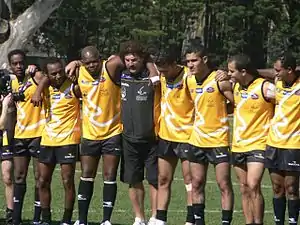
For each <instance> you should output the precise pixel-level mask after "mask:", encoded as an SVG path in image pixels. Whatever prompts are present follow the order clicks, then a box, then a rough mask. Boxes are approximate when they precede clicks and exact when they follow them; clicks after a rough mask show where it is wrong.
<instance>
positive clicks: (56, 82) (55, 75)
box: [47, 63, 67, 87]
mask: <svg viewBox="0 0 300 225" xmlns="http://www.w3.org/2000/svg"><path fill="white" fill-rule="evenodd" d="M47 71H48V77H49V80H50V83H51V85H52V86H54V87H60V86H61V85H62V84H63V83H64V82H65V80H66V78H67V77H66V75H65V71H64V68H63V66H62V65H61V63H53V64H48V65H47Z"/></svg>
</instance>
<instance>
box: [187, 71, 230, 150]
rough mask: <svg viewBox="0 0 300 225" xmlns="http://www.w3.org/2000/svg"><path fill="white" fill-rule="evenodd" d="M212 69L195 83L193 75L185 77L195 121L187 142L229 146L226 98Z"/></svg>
mask: <svg viewBox="0 0 300 225" xmlns="http://www.w3.org/2000/svg"><path fill="white" fill-rule="evenodd" d="M215 76H216V72H215V71H213V72H212V73H210V75H209V76H208V77H207V78H206V79H205V80H204V81H203V83H201V84H200V83H197V81H196V78H195V76H189V77H188V78H187V84H188V85H187V86H188V88H189V91H190V93H191V96H192V99H193V101H194V104H195V122H194V129H193V131H192V134H191V137H190V140H189V143H190V144H191V145H194V146H197V147H204V148H212V147H225V146H229V143H228V139H229V130H228V129H229V124H228V117H227V109H226V108H227V107H226V98H225V97H224V95H223V94H222V93H221V92H220V90H219V86H218V83H217V82H216V81H215Z"/></svg>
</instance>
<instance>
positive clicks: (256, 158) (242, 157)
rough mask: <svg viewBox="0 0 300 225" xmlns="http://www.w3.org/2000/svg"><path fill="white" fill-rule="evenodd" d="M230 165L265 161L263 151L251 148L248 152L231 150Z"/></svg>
mask: <svg viewBox="0 0 300 225" xmlns="http://www.w3.org/2000/svg"><path fill="white" fill-rule="evenodd" d="M231 159H232V160H231V162H232V165H234V166H238V165H246V164H247V163H250V162H259V163H265V151H263V150H252V151H249V152H232V153H231Z"/></svg>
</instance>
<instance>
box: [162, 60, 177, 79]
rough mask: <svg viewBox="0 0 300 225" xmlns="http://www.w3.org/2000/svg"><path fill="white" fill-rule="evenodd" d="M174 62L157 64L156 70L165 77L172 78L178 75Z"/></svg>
mask: <svg viewBox="0 0 300 225" xmlns="http://www.w3.org/2000/svg"><path fill="white" fill-rule="evenodd" d="M176 67H177V66H176V63H173V64H164V65H157V69H158V71H159V72H160V73H161V74H163V76H164V77H166V78H167V79H172V78H174V77H176V76H177V75H178V70H177V68H176Z"/></svg>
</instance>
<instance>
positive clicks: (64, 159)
mask: <svg viewBox="0 0 300 225" xmlns="http://www.w3.org/2000/svg"><path fill="white" fill-rule="evenodd" d="M77 149H78V145H64V146H41V151H40V154H39V162H40V163H44V164H51V165H53V164H73V163H75V162H76V158H77V156H76V155H77Z"/></svg>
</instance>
